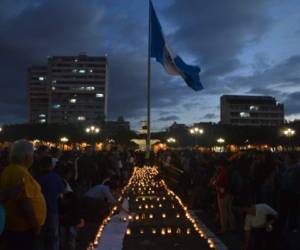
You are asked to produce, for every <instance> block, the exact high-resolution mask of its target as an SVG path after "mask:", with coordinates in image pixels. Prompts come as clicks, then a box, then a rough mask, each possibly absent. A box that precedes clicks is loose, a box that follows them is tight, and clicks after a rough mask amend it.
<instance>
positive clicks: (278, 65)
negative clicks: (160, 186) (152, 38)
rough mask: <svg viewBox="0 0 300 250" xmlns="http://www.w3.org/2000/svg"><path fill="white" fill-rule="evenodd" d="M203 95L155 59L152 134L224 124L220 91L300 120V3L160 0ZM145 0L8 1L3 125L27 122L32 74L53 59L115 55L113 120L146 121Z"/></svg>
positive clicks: (4, 1)
mask: <svg viewBox="0 0 300 250" xmlns="http://www.w3.org/2000/svg"><path fill="white" fill-rule="evenodd" d="M153 4H154V7H155V8H156V12H157V15H158V18H159V19H160V22H161V25H162V27H163V29H164V33H165V35H166V37H167V40H168V43H169V45H170V47H171V48H172V50H173V51H174V52H175V53H178V54H179V55H180V56H181V57H182V58H183V59H184V60H185V61H186V62H187V63H189V64H195V65H199V66H200V67H201V70H202V72H201V75H200V77H201V81H202V83H203V85H204V88H205V89H204V90H203V91H200V92H194V91H193V90H191V89H190V88H188V87H186V85H185V83H184V81H183V80H182V79H181V78H180V77H174V76H169V75H167V74H166V73H165V72H164V70H163V68H162V66H161V65H160V64H158V63H157V62H155V61H154V60H153V61H152V69H153V71H152V75H153V77H152V80H153V81H152V83H153V85H152V86H153V109H152V112H153V119H152V122H153V128H154V130H158V129H162V128H165V127H166V126H168V125H170V124H171V123H172V122H173V121H177V122H180V123H181V122H182V123H186V124H192V123H193V122H199V121H218V120H219V97H220V95H222V94H260V95H261V94H264V95H265V94H266V95H273V96H275V97H276V98H277V99H278V101H280V102H284V104H285V112H286V118H288V119H294V118H297V117H298V118H300V46H299V44H300V15H299V10H300V1H299V0H285V1H283V0H245V1H241V0H226V1H219V0H163V1H162V0H160V1H159V0H153ZM147 25H148V1H147V0H85V1H83V0H48V1H46V0H0V34H1V36H0V124H1V123H22V122H26V120H27V114H28V109H27V105H26V86H27V85H26V84H27V83H26V77H27V75H26V72H27V68H28V67H29V66H31V65H38V64H46V62H47V57H48V56H54V55H77V54H79V53H83V52H85V53H86V54H88V55H104V54H107V55H108V60H109V65H110V86H109V106H108V112H109V117H108V118H109V119H115V118H116V117H118V116H119V115H123V116H124V117H125V119H128V120H130V121H131V123H132V126H133V128H137V127H138V126H139V125H140V124H139V122H140V121H141V120H144V119H145V116H146V79H147V75H146V72H147V67H146V62H147V41H148V40H147V36H148V33H147V32H148V30H147V28H148V26H147Z"/></svg>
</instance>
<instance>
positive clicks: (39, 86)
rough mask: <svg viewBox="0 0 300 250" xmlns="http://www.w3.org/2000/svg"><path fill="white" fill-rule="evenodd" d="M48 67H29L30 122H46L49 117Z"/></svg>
mask: <svg viewBox="0 0 300 250" xmlns="http://www.w3.org/2000/svg"><path fill="white" fill-rule="evenodd" d="M47 75H48V69H47V67H44V66H37V67H35V66H33V67H30V68H29V69H28V104H29V118H28V119H29V122H30V123H45V122H46V121H47V117H48V106H49V85H48V83H47Z"/></svg>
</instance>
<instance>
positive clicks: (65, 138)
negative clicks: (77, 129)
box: [60, 137, 69, 150]
mask: <svg viewBox="0 0 300 250" xmlns="http://www.w3.org/2000/svg"><path fill="white" fill-rule="evenodd" d="M68 141H69V139H68V138H67V137H61V138H60V142H61V143H62V145H63V150H65V144H66V143H68Z"/></svg>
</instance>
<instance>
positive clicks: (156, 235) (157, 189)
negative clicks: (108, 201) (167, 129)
mask: <svg viewBox="0 0 300 250" xmlns="http://www.w3.org/2000/svg"><path fill="white" fill-rule="evenodd" d="M119 202H122V203H123V205H124V206H125V207H128V208H129V211H130V213H131V214H130V215H127V214H125V213H124V212H121V213H116V212H117V210H118V208H117V207H114V208H113V210H112V211H111V213H110V215H109V216H108V217H107V218H106V219H105V220H104V221H103V224H102V225H101V226H100V227H99V231H98V233H97V235H96V237H95V240H94V242H93V243H91V244H90V246H89V248H88V249H90V250H92V249H98V250H102V249H103V250H135V249H137V250H144V249H145V250H146V249H149V250H150V249H155V250H169V249H170V250H171V249H180V250H194V249H195V250H196V249H197V250H202V249H203V250H205V249H211V248H213V249H226V248H225V246H224V245H223V244H222V243H221V242H220V241H219V240H218V239H217V238H216V237H215V236H214V235H213V234H211V232H210V231H209V230H208V229H207V228H206V227H205V225H203V224H201V222H200V221H198V220H196V219H194V217H193V214H192V213H191V212H189V211H188V210H187V208H186V207H185V206H184V205H183V204H182V202H181V200H180V199H179V197H178V196H177V195H176V194H175V193H174V192H172V191H171V190H170V189H168V187H167V185H166V184H165V182H164V181H163V180H161V179H160V178H159V175H158V171H157V169H156V168H155V167H144V168H135V169H134V172H133V175H132V177H131V179H130V180H129V182H128V185H127V186H126V187H125V188H124V189H123V191H122V195H121V197H120V198H119Z"/></svg>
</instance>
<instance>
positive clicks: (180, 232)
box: [126, 227, 192, 235]
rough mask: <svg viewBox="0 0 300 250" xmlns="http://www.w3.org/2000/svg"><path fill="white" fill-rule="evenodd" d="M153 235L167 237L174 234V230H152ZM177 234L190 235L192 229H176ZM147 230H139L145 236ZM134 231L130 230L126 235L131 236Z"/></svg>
mask: <svg viewBox="0 0 300 250" xmlns="http://www.w3.org/2000/svg"><path fill="white" fill-rule="evenodd" d="M150 232H151V233H152V234H157V233H159V234H160V235H167V234H172V228H171V227H167V228H165V227H162V228H152V229H151V231H150ZM173 232H174V233H175V234H183V233H184V234H187V235H190V234H191V232H192V231H191V228H186V229H182V228H180V227H177V228H176V229H174V231H173ZM144 233H145V230H144V229H143V228H141V229H140V230H139V234H144ZM131 234H132V231H131V229H130V228H127V229H126V235H131Z"/></svg>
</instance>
